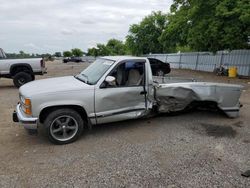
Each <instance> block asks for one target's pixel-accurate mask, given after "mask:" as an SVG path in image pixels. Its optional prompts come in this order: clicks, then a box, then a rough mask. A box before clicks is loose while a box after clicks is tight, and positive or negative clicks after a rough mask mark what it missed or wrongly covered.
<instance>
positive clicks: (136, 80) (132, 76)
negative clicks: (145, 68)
mask: <svg viewBox="0 0 250 188" xmlns="http://www.w3.org/2000/svg"><path fill="white" fill-rule="evenodd" d="M141 81H142V76H141V75H140V72H139V71H138V70H136V69H131V70H130V71H129V73H128V80H127V83H126V85H127V86H139V85H140V84H141Z"/></svg>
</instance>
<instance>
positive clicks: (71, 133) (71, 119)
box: [44, 109, 84, 144]
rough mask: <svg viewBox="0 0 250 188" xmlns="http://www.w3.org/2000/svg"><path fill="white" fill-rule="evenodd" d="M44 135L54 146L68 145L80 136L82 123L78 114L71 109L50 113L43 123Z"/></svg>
mask: <svg viewBox="0 0 250 188" xmlns="http://www.w3.org/2000/svg"><path fill="white" fill-rule="evenodd" d="M44 125H45V129H46V135H47V136H48V138H49V140H50V141H51V142H53V143H55V144H68V143H71V142H74V141H76V140H77V139H78V138H79V136H80V135H81V134H82V131H83V126H84V122H83V119H82V118H81V116H80V114H79V113H78V112H76V111H75V110H72V109H58V110H55V111H53V112H51V113H50V114H49V115H48V116H47V118H46V119H45V122H44Z"/></svg>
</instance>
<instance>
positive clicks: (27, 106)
mask: <svg viewBox="0 0 250 188" xmlns="http://www.w3.org/2000/svg"><path fill="white" fill-rule="evenodd" d="M20 102H21V108H22V110H23V112H24V113H25V114H27V115H31V100H30V99H27V98H25V97H23V96H20Z"/></svg>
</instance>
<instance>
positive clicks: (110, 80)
mask: <svg viewBox="0 0 250 188" xmlns="http://www.w3.org/2000/svg"><path fill="white" fill-rule="evenodd" d="M105 81H106V82H107V83H108V84H109V85H114V84H115V77H114V76H107V77H106V78H105Z"/></svg>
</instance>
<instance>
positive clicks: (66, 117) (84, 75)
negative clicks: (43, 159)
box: [13, 57, 242, 144]
mask: <svg viewBox="0 0 250 188" xmlns="http://www.w3.org/2000/svg"><path fill="white" fill-rule="evenodd" d="M19 91H20V103H19V104H18V105H17V107H16V111H14V113H13V121H14V122H20V123H21V124H22V125H23V126H24V127H25V128H26V129H28V130H36V129H37V128H38V126H41V127H43V128H44V129H45V130H46V131H45V132H46V134H47V136H48V138H49V139H50V141H52V142H53V143H56V144H66V143H70V142H73V141H75V140H76V139H77V138H78V137H79V136H80V135H81V133H82V131H83V129H84V128H89V127H91V125H94V124H103V123H109V122H116V121H122V120H128V119H136V118H142V117H147V116H151V115H152V114H157V113H167V112H175V111H181V110H184V109H187V108H189V107H194V106H199V105H202V106H204V105H207V106H213V107H215V108H217V109H219V110H221V111H223V112H224V113H225V114H226V115H227V116H229V117H237V116H238V115H239V110H240V102H239V98H240V95H241V92H242V86H239V85H231V84H221V83H208V82H193V81H185V80H183V81H180V80H178V81H174V80H169V79H167V78H166V77H153V76H152V71H151V66H150V63H149V60H148V59H147V58H144V57H103V58H100V59H97V60H96V61H95V62H94V63H92V64H91V65H90V66H89V67H87V68H86V69H85V70H83V71H82V72H81V73H80V74H78V75H76V76H66V77H60V78H51V79H44V80H38V81H34V82H31V83H28V84H25V85H24V86H22V87H21V88H20V90H19Z"/></svg>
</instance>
